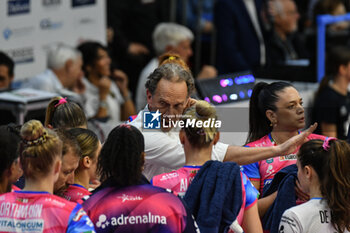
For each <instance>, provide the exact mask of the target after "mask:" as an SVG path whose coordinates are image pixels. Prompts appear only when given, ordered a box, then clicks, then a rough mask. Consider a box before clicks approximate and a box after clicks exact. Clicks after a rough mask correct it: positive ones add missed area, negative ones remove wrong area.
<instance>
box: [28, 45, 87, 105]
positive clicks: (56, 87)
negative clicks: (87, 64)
mask: <svg viewBox="0 0 350 233" xmlns="http://www.w3.org/2000/svg"><path fill="white" fill-rule="evenodd" d="M82 64H83V63H82V57H81V53H80V52H79V51H78V50H76V49H75V48H73V47H70V46H68V45H65V44H57V45H55V46H51V47H50V48H49V50H48V53H47V69H46V70H45V71H44V72H43V73H41V74H38V75H37V76H35V77H33V78H31V79H29V80H28V82H27V83H24V84H23V87H29V88H33V89H37V90H43V91H48V92H51V93H57V94H59V95H62V96H64V97H70V98H72V100H74V101H75V102H78V103H82V100H81V99H80V97H79V95H78V94H77V93H82V92H84V91H85V87H84V86H83V84H82V77H83V71H82V69H81V68H82Z"/></svg>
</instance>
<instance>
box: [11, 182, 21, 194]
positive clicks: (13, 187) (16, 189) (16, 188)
mask: <svg viewBox="0 0 350 233" xmlns="http://www.w3.org/2000/svg"><path fill="white" fill-rule="evenodd" d="M19 190H21V189H20V188H18V187H17V186H16V185H14V184H13V185H12V188H11V191H12V192H13V191H19Z"/></svg>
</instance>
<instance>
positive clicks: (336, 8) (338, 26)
mask: <svg viewBox="0 0 350 233" xmlns="http://www.w3.org/2000/svg"><path fill="white" fill-rule="evenodd" d="M344 14H346V8H345V5H344V2H343V1H341V0H319V1H317V2H316V4H315V6H314V8H313V22H314V25H315V26H316V24H317V22H316V20H317V19H316V18H317V16H318V15H333V16H336V15H344ZM348 28H349V22H348V21H343V22H337V23H333V24H330V25H329V26H328V29H329V30H330V31H333V32H337V31H344V30H347V29H348Z"/></svg>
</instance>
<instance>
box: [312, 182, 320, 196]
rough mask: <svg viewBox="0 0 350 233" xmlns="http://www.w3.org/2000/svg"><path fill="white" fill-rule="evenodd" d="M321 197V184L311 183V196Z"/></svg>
mask: <svg viewBox="0 0 350 233" xmlns="http://www.w3.org/2000/svg"><path fill="white" fill-rule="evenodd" d="M320 197H322V193H321V190H320V185H319V184H311V185H310V198H320Z"/></svg>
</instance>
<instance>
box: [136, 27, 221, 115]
mask: <svg viewBox="0 0 350 233" xmlns="http://www.w3.org/2000/svg"><path fill="white" fill-rule="evenodd" d="M193 39H194V37H193V33H192V32H191V31H190V30H189V29H188V28H186V27H185V26H182V25H179V24H176V23H160V24H158V25H157V26H156V28H155V29H154V32H153V46H154V48H155V51H156V54H157V56H160V55H162V54H164V53H168V52H171V53H176V54H178V55H179V56H180V57H181V59H182V60H184V61H185V63H188V61H189V58H190V57H191V56H192V55H193V52H192V47H191V43H192V41H193ZM158 66H159V59H158V58H157V57H154V58H153V59H152V60H151V61H150V62H149V63H148V64H147V66H146V67H145V68H144V69H143V70H142V72H141V75H140V78H139V81H138V85H137V92H136V106H137V110H141V109H143V108H144V107H145V106H146V103H147V99H146V88H145V83H146V80H147V77H148V76H149V75H150V74H151V73H152V72H153V71H154V70H155V69H156V68H157V67H158ZM216 75H217V71H216V69H215V68H214V67H212V66H208V65H205V66H203V68H202V70H201V71H200V73H199V74H198V76H197V78H198V79H201V78H212V77H215V76H216Z"/></svg>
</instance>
